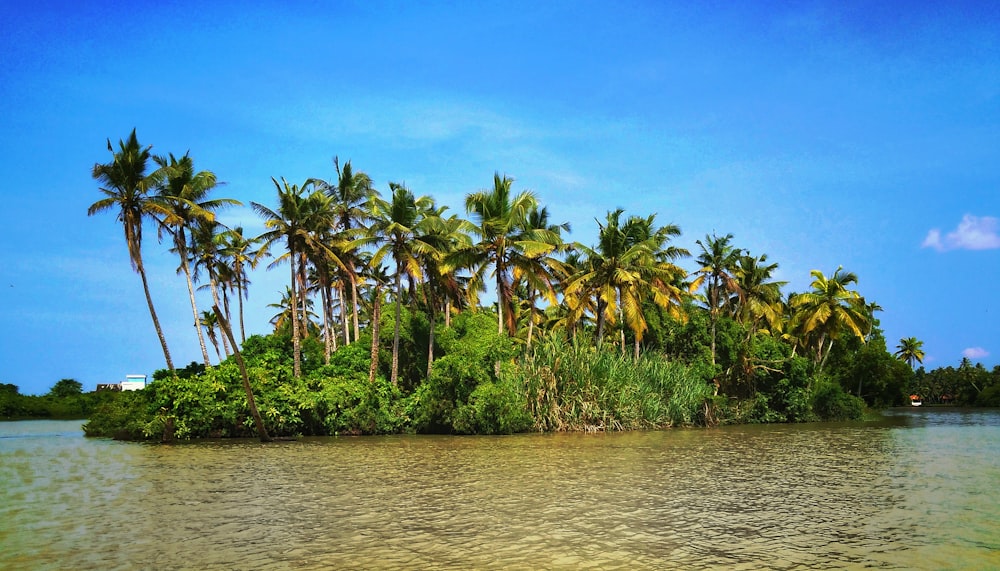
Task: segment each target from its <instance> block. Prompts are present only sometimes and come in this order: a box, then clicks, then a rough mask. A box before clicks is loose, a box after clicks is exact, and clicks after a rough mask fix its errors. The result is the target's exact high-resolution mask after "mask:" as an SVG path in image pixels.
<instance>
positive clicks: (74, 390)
mask: <svg viewBox="0 0 1000 571" xmlns="http://www.w3.org/2000/svg"><path fill="white" fill-rule="evenodd" d="M110 398H111V397H110V396H109V395H107V394H101V393H96V392H90V393H84V392H83V385H82V384H81V383H80V382H79V381H77V380H75V379H62V380H60V381H58V382H57V383H56V384H55V385H53V387H52V388H51V389H50V390H49V392H48V393H46V394H44V395H41V396H36V395H22V394H21V392H20V388H19V387H18V386H17V385H12V384H9V383H2V384H0V418H2V419H5V420H16V419H29V418H65V419H76V418H81V419H83V418H87V417H89V416H90V414H91V413H92V412H93V411H94V409H95V408H96V407H97V405H98V404H100V403H102V402H105V401H107V400H109V399H110Z"/></svg>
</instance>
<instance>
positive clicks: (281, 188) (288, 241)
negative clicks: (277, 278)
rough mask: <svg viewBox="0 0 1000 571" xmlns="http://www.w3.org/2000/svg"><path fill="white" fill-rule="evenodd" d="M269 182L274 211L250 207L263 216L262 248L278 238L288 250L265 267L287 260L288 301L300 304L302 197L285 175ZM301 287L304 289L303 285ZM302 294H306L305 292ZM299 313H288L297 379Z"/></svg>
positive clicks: (293, 305)
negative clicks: (275, 203) (273, 194)
mask: <svg viewBox="0 0 1000 571" xmlns="http://www.w3.org/2000/svg"><path fill="white" fill-rule="evenodd" d="M271 182H273V183H274V186H275V188H276V189H277V191H278V208H277V210H272V209H270V208H268V207H267V206H264V205H262V204H259V203H256V202H251V203H250V207H251V208H253V210H254V212H256V213H257V214H258V215H260V216H261V217H262V218H263V219H264V226H265V227H266V228H267V229H268V230H267V231H266V232H264V233H263V234H261V235H260V236H259V239H260V240H261V242H262V243H263V247H264V248H265V249H270V248H271V246H273V245H274V244H276V243H278V242H279V241H282V240H283V241H284V242H285V247H286V249H287V252H285V253H283V254H281V255H280V256H278V257H277V258H275V260H274V262H272V263H271V264H270V265H269V266H268V269H270V268H273V267H275V266H277V265H278V264H280V263H282V262H284V261H286V260H287V261H288V262H289V265H290V267H291V286H290V287H289V289H288V294H289V303H290V306H291V307H299V303H298V301H299V288H298V285H299V283H300V281H301V282H304V281H305V280H304V277H303V278H302V279H301V280H300V275H302V276H304V273H305V267H304V266H305V240H304V236H305V234H306V228H305V226H304V223H305V214H306V212H305V211H306V206H305V204H304V203H305V198H304V197H303V195H302V190H301V189H300V188H299V186H298V185H295V184H289V183H288V181H286V180H285V179H284V178H282V179H281V182H280V183H279V182H278V181H277V180H276V179H274V178H273V177H272V178H271ZM302 289H303V290H304V289H305V288H302ZM302 295H305V292H304V291H303V292H302ZM298 314H299V312H298V311H295V310H292V311H291V312H290V318H291V321H292V353H293V374H294V375H295V377H296V378H298V377H301V376H302V353H301V337H300V332H299V329H300V326H299V318H298Z"/></svg>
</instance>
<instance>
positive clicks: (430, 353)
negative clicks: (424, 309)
mask: <svg viewBox="0 0 1000 571" xmlns="http://www.w3.org/2000/svg"><path fill="white" fill-rule="evenodd" d="M436 318H437V311H435V308H434V304H433V303H432V304H430V335H429V336H430V342H429V343H427V378H428V379H429V378H431V369H432V368H433V367H434V322H435V321H436Z"/></svg>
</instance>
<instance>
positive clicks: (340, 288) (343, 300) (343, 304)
mask: <svg viewBox="0 0 1000 571" xmlns="http://www.w3.org/2000/svg"><path fill="white" fill-rule="evenodd" d="M337 299H339V300H340V318H341V319H342V320H343V321H344V323H343V325H344V345H350V344H351V320H350V314H348V313H347V296H346V295H344V282H342V281H339V282H337Z"/></svg>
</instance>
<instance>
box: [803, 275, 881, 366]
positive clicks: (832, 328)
mask: <svg viewBox="0 0 1000 571" xmlns="http://www.w3.org/2000/svg"><path fill="white" fill-rule="evenodd" d="M843 269H844V268H843V267H842V266H840V267H838V268H837V270H836V271H835V272H834V273H833V275H831V276H829V277H827V276H825V275H823V272H821V271H819V270H812V271H811V272H809V273H810V275H812V277H813V282H812V288H813V290H812V291H811V292H806V293H800V294H796V295H794V296H793V297H792V298H791V300H790V301H789V305H790V306H791V308H792V310H793V311H794V312H795V313H794V316H793V319H794V320H795V321H797V322H798V326H799V332H800V335H801V337H802V338H804V339H805V345H806V346H808V347H810V348H812V350H813V351H814V360H815V362H816V363H817V364H818V365H819V369H820V370H822V368H823V365H824V364H825V363H826V357H828V356H829V354H830V348H831V347H832V346H833V342H834V340H835V339H837V338H839V337H840V336H841V335H843V334H845V333H847V334H850V335H854V336H856V337H858V338H859V339H861V341H862V342H864V339H865V331H866V329H867V318H866V316H865V300H864V298H863V297H861V295H860V294H859V293H858V292H857V291H854V290H850V289H848V286H849V285H851V284H855V283H857V282H858V276H857V275H855V274H854V273H853V272H845V271H843Z"/></svg>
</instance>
